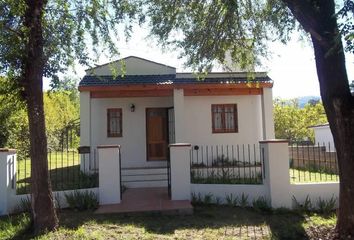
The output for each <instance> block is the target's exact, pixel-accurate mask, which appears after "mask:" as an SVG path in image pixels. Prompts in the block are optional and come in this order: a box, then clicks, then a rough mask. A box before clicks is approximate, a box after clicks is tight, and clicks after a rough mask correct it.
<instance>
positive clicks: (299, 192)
mask: <svg viewBox="0 0 354 240" xmlns="http://www.w3.org/2000/svg"><path fill="white" fill-rule="evenodd" d="M293 196H294V197H295V198H296V200H297V201H298V202H300V203H303V202H304V201H305V199H306V197H307V196H309V198H310V199H311V203H312V205H313V207H315V208H316V207H318V206H317V204H318V200H319V198H321V199H322V200H327V201H328V200H329V199H331V198H332V197H333V198H335V199H336V200H337V206H338V199H339V183H338V182H333V183H332V182H328V183H304V184H291V185H290V197H291V198H292V197H293Z"/></svg>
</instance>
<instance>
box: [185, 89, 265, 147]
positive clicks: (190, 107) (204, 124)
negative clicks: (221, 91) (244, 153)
mask: <svg viewBox="0 0 354 240" xmlns="http://www.w3.org/2000/svg"><path fill="white" fill-rule="evenodd" d="M212 104H237V115H238V133H212V117H211V105H212ZM184 106H185V111H184V114H185V116H184V119H185V124H184V125H185V131H184V132H185V137H184V139H183V142H189V143H192V145H198V144H201V145H205V144H209V145H210V144H211V145H216V144H225V145H226V144H229V145H230V144H247V143H251V144H253V143H258V141H259V140H261V139H262V122H261V119H262V115H261V97H260V96H259V95H251V96H249V95H245V96H222V97H220V96H206V97H204V96H197V97H185V100H184Z"/></svg>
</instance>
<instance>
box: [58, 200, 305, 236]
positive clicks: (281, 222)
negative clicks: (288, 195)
mask: <svg viewBox="0 0 354 240" xmlns="http://www.w3.org/2000/svg"><path fill="white" fill-rule="evenodd" d="M60 220H61V227H63V228H68V229H77V228H78V227H80V226H82V225H83V224H87V223H88V222H94V223H96V224H100V225H101V224H102V225H111V224H113V225H121V226H124V225H125V226H128V225H129V226H131V225H132V226H136V227H139V228H144V229H145V231H147V232H148V233H152V234H173V233H174V232H175V231H176V230H203V229H220V228H224V229H226V230H227V229H240V228H241V227H242V228H244V229H247V228H248V227H250V228H251V229H252V228H253V229H254V227H258V228H261V227H262V226H264V225H268V226H269V229H270V232H271V238H272V239H307V235H306V232H305V229H304V228H303V226H302V223H303V222H304V221H305V218H304V217H303V216H301V215H299V214H296V213H294V212H283V213H262V212H257V211H255V210H253V209H250V208H231V207H226V206H200V207H195V211H194V214H193V215H192V216H178V215H177V216H169V215H163V214H158V213H149V214H147V213H146V214H103V215H98V214H94V213H92V212H72V211H63V212H62V214H61V216H60ZM226 230H225V231H226Z"/></svg>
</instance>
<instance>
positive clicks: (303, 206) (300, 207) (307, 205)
mask: <svg viewBox="0 0 354 240" xmlns="http://www.w3.org/2000/svg"><path fill="white" fill-rule="evenodd" d="M293 204H294V210H295V211H298V212H301V213H302V212H306V213H308V212H310V211H312V209H313V208H312V202H311V199H310V196H309V195H307V196H306V198H305V201H304V202H303V203H300V202H299V201H298V200H297V199H296V198H295V196H293Z"/></svg>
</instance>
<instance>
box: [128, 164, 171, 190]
mask: <svg viewBox="0 0 354 240" xmlns="http://www.w3.org/2000/svg"><path fill="white" fill-rule="evenodd" d="M121 171H122V185H123V186H124V187H126V188H152V187H167V185H168V177H167V168H166V167H142V168H122V170H121Z"/></svg>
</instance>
